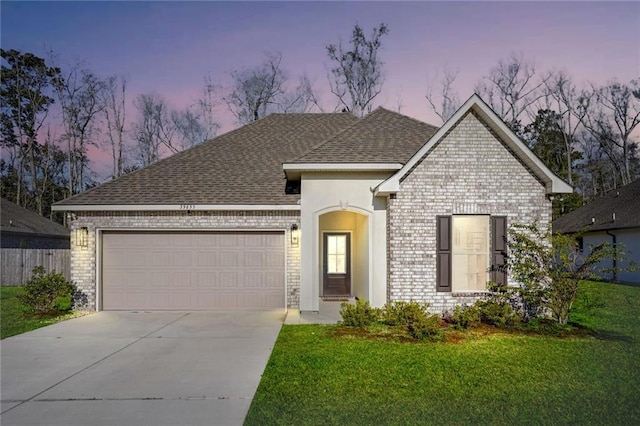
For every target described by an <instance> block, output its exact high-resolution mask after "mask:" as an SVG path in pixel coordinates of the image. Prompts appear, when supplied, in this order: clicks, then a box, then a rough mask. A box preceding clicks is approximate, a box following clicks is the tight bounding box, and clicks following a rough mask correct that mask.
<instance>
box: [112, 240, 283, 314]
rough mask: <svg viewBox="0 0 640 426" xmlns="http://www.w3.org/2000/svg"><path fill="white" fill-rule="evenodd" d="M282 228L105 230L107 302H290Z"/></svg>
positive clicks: (183, 305) (152, 305)
mask: <svg viewBox="0 0 640 426" xmlns="http://www.w3.org/2000/svg"><path fill="white" fill-rule="evenodd" d="M284 265H285V261H284V234H283V233H281V232H160V233H159V232H153V233H151V232H127V233H125V232H103V234H102V309H104V310H143V309H144V310H209V309H233V308H238V309H270V308H283V307H284V303H285V292H284V285H285V284H284V282H285V273H284Z"/></svg>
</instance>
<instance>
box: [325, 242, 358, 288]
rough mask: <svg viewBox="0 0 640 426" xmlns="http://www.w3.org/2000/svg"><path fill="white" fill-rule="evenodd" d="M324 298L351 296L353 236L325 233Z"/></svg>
mask: <svg viewBox="0 0 640 426" xmlns="http://www.w3.org/2000/svg"><path fill="white" fill-rule="evenodd" d="M323 247H324V249H323V256H322V258H323V261H322V281H323V285H322V286H323V292H322V295H323V296H351V235H350V234H348V233H345V232H325V233H324V236H323Z"/></svg>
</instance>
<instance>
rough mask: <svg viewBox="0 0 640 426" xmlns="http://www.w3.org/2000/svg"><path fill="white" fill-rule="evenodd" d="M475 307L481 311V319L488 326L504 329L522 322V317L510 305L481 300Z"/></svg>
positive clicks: (493, 300) (492, 300)
mask: <svg viewBox="0 0 640 426" xmlns="http://www.w3.org/2000/svg"><path fill="white" fill-rule="evenodd" d="M475 306H476V307H477V308H478V310H479V311H480V319H481V320H482V322H484V323H486V324H492V325H495V326H498V327H504V326H505V325H514V324H516V323H518V322H519V321H520V316H519V315H518V314H517V312H516V311H515V310H514V309H513V308H512V307H511V305H509V304H508V303H504V302H501V301H497V300H495V299H488V300H479V301H478V302H476V304H475Z"/></svg>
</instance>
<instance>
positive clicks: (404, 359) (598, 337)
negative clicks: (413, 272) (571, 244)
mask: <svg viewBox="0 0 640 426" xmlns="http://www.w3.org/2000/svg"><path fill="white" fill-rule="evenodd" d="M563 330H564V331H563ZM371 331H372V329H368V330H367V329H357V328H356V329H345V328H341V327H338V326H322V325H285V326H283V328H282V332H281V333H280V336H279V338H278V341H277V343H276V346H275V348H274V350H273V353H272V355H271V358H270V360H269V363H268V365H267V368H266V370H265V372H264V375H263V378H262V381H261V383H260V386H259V388H258V391H257V393H256V395H255V397H254V400H253V403H252V405H251V408H250V410H249V414H248V416H247V419H246V422H245V423H246V424H248V425H253V424H469V423H479V424H567V423H571V424H640V404H638V398H639V396H640V287H631V286H622V285H613V284H606V283H596V282H583V283H581V284H580V288H579V293H578V297H577V298H576V301H575V303H574V307H573V310H572V313H571V316H570V318H569V324H568V325H567V326H565V327H560V328H557V326H556V325H553V326H552V327H551V328H549V329H547V328H545V327H544V326H537V327H533V328H532V327H512V328H502V327H492V326H486V325H482V326H479V327H477V328H474V329H469V330H450V331H446V332H445V333H444V339H443V340H440V341H420V340H414V339H408V338H406V337H403V336H401V335H397V336H393V335H391V336H389V335H388V334H389V331H388V329H387V330H386V331H381V330H378V332H376V331H375V329H374V330H373V331H374V332H373V333H372V332H371ZM391 334H392V333H391Z"/></svg>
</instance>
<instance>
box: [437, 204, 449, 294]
mask: <svg viewBox="0 0 640 426" xmlns="http://www.w3.org/2000/svg"><path fill="white" fill-rule="evenodd" d="M436 281H437V285H436V291H451V216H436Z"/></svg>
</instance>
